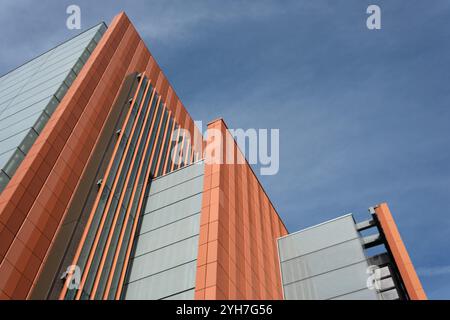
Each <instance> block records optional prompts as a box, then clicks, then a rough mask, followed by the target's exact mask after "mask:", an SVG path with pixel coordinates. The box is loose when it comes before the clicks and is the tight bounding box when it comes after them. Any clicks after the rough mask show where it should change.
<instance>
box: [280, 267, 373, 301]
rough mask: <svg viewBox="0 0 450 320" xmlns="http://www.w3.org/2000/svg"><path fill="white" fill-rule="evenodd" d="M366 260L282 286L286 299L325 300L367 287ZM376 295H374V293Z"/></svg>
mask: <svg viewBox="0 0 450 320" xmlns="http://www.w3.org/2000/svg"><path fill="white" fill-rule="evenodd" d="M367 276H368V274H367V262H366V261H363V262H360V263H357V264H354V265H351V266H348V267H346V268H342V269H338V270H334V271H331V272H327V273H324V274H321V275H318V276H316V277H312V278H308V279H304V280H301V281H298V282H294V283H291V284H288V285H286V286H284V294H285V297H286V299H289V300H292V299H298V300H310V299H317V300H325V299H332V298H335V297H338V296H341V295H345V294H348V293H351V292H354V291H359V290H362V289H367V286H366V283H367ZM375 297H376V295H375Z"/></svg>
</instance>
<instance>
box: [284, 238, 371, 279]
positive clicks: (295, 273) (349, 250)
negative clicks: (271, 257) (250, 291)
mask: <svg viewBox="0 0 450 320" xmlns="http://www.w3.org/2000/svg"><path fill="white" fill-rule="evenodd" d="M362 261H366V257H365V256H364V252H363V250H362V247H361V242H360V241H359V239H354V240H351V241H347V242H343V243H341V244H338V245H335V246H332V247H328V248H326V249H322V250H319V251H315V252H312V253H309V254H307V255H303V256H300V257H298V258H294V259H292V260H288V261H285V262H283V263H282V264H281V270H282V275H283V283H284V284H288V283H291V282H294V281H298V280H302V279H305V278H309V277H312V276H315V275H318V274H321V273H325V272H329V271H332V270H335V269H338V268H342V267H345V266H347V265H350V264H354V263H357V262H362Z"/></svg>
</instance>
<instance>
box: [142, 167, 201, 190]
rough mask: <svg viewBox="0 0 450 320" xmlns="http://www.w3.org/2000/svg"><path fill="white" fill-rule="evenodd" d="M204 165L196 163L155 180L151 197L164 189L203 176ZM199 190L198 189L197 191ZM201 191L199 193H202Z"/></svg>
mask: <svg viewBox="0 0 450 320" xmlns="http://www.w3.org/2000/svg"><path fill="white" fill-rule="evenodd" d="M203 171H204V164H203V162H197V163H194V164H192V165H190V166H188V167H184V168H183V169H181V170H177V171H174V172H172V173H169V174H167V175H165V176H163V177H161V178H158V179H155V180H154V181H153V182H152V188H151V190H150V195H153V194H155V193H158V192H161V191H162V190H164V189H167V188H169V187H173V186H175V185H177V184H180V183H183V182H186V181H188V180H191V179H193V178H195V177H199V176H201V175H203ZM197 190H198V189H197ZM201 190H202V189H200V190H199V191H201Z"/></svg>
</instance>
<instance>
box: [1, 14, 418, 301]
mask: <svg viewBox="0 0 450 320" xmlns="http://www.w3.org/2000/svg"><path fill="white" fill-rule="evenodd" d="M208 130H215V131H216V132H220V133H221V135H222V136H224V137H227V139H225V140H226V141H229V140H231V141H232V143H219V144H217V141H213V139H212V138H211V137H209V135H207V136H206V137H205V138H206V139H204V137H203V135H202V133H201V132H200V130H199V129H198V128H197V127H196V126H195V125H194V122H193V120H192V118H191V117H190V116H189V114H188V113H187V111H186V109H185V107H184V106H183V104H182V103H181V101H180V100H179V98H178V96H177V95H176V93H175V91H174V89H173V88H172V86H171V85H170V83H169V82H168V80H167V79H166V77H165V76H164V74H163V73H162V71H161V69H160V68H159V66H158V64H157V63H156V61H155V60H154V58H153V57H152V55H151V54H150V52H149V51H148V49H147V48H146V46H145V44H144V42H143V41H142V39H141V38H140V37H139V35H138V33H137V31H136V30H135V28H134V26H133V25H132V24H131V23H130V21H129V19H128V18H127V16H126V15H125V14H124V13H121V14H119V15H118V16H116V17H115V18H114V20H113V21H112V23H111V24H110V26H109V27H107V26H106V24H104V23H102V24H99V25H97V26H95V27H93V28H91V29H89V30H87V31H85V32H83V33H82V34H80V35H78V36H77V37H75V38H73V39H71V40H69V41H67V42H65V43H63V44H61V45H59V46H57V47H55V48H54V49H52V50H50V51H48V52H46V53H44V54H42V55H41V56H39V57H37V58H35V59H33V60H31V61H30V62H28V63H26V64H24V65H22V66H21V67H19V68H17V69H15V70H13V71H11V72H9V73H7V74H6V75H4V76H2V77H1V78H0V192H1V194H0V298H1V299H283V298H285V299H338V298H341V299H342V298H344V299H345V298H348V299H425V298H426V296H425V293H424V292H423V289H422V287H421V284H420V281H419V279H418V277H417V275H416V273H415V270H414V267H413V266H412V263H411V261H410V259H409V256H408V253H407V251H406V249H405V246H404V245H403V242H402V241H401V238H400V235H399V233H398V230H397V228H396V226H395V223H394V221H393V219H392V216H391V215H390V212H389V209H388V208H387V205H385V204H382V205H380V206H377V207H376V208H374V209H373V216H372V218H371V220H369V221H365V222H362V223H356V222H355V221H354V219H353V217H352V216H351V215H347V216H344V217H341V218H338V219H336V220H333V221H330V222H327V223H324V224H321V225H319V226H316V227H312V228H309V229H307V230H303V231H300V232H296V233H292V234H288V231H287V229H286V227H285V226H284V224H283V222H282V220H281V219H280V216H279V214H278V213H277V212H276V210H275V208H274V206H273V204H272V203H271V201H270V199H269V197H268V195H267V194H266V193H265V191H264V189H263V187H262V186H261V184H260V182H259V181H258V178H257V176H256V175H255V173H254V172H253V170H252V168H251V167H250V165H249V164H248V163H247V162H246V161H245V157H244V155H243V153H242V152H241V151H240V150H239V148H238V147H237V144H236V143H235V142H234V140H232V136H231V134H230V132H229V130H228V128H227V127H226V125H225V123H224V122H223V121H222V120H221V119H218V120H215V121H212V122H210V123H209V124H208ZM212 145H214V148H208V147H211V146H212ZM206 149H212V150H214V154H215V155H216V156H217V155H218V154H227V155H228V154H232V155H233V158H234V159H235V160H236V161H234V163H231V164H230V163H228V164H227V163H223V162H220V161H210V159H209V157H208V156H205V152H204V150H206ZM237 160H240V161H237ZM369 229H375V230H376V233H375V234H371V235H368V236H365V235H364V234H363V233H364V232H365V230H369ZM373 246H383V248H384V251H383V252H381V253H378V254H377V255H375V256H372V255H371V254H370V253H368V251H367V250H368V249H370V247H373ZM374 266H375V267H376V268H377V269H376V270H381V271H380V272H375V273H374V274H376V275H379V274H381V276H379V277H378V276H376V278H374V279H375V281H373V284H374V285H373V286H371V285H370V283H369V282H370V281H369V282H368V279H369V278H370V277H373V274H372V273H370V274H368V273H367V270H368V268H369V269H370V268H372V267H374ZM370 270H375V269H373V268H372V269H370ZM370 279H372V278H370ZM368 283H369V285H368Z"/></svg>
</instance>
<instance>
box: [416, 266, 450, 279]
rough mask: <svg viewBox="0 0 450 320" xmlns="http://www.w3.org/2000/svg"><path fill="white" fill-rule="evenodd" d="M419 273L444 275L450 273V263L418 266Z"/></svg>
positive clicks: (428, 275)
mask: <svg viewBox="0 0 450 320" xmlns="http://www.w3.org/2000/svg"><path fill="white" fill-rule="evenodd" d="M416 271H417V274H418V275H419V276H421V277H435V276H442V275H450V265H448V266H432V267H420V268H417V270H416Z"/></svg>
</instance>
